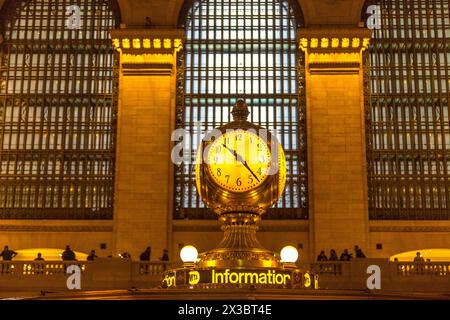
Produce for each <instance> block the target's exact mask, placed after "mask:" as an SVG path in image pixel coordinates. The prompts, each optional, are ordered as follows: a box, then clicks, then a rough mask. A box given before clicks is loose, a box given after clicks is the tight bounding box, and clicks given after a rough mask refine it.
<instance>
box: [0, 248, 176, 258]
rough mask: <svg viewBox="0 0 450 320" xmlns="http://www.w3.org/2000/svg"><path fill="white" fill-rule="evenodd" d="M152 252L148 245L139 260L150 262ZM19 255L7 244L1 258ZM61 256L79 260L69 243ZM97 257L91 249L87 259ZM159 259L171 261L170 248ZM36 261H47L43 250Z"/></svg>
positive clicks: (124, 256) (126, 254)
mask: <svg viewBox="0 0 450 320" xmlns="http://www.w3.org/2000/svg"><path fill="white" fill-rule="evenodd" d="M151 252H152V248H151V247H147V248H146V249H145V251H144V252H142V253H141V255H140V256H139V260H140V261H142V262H150V259H151ZM17 255H18V253H17V252H15V251H14V250H12V249H10V248H9V246H7V245H6V246H5V247H4V249H3V251H2V252H1V253H0V258H1V259H2V260H3V261H12V260H13V259H14V258H15V257H16V256H17ZM60 257H61V260H62V261H77V256H76V253H75V252H74V251H73V250H72V248H71V247H70V246H69V245H67V246H66V249H65V250H64V251H63V252H62V253H61V254H60ZM119 257H121V258H123V259H131V255H130V254H129V253H128V252H124V253H121V254H119ZM97 258H98V256H97V254H96V252H95V250H91V251H90V252H89V254H88V256H87V257H86V260H87V261H94V260H95V259H97ZM108 258H112V256H108ZM159 260H160V261H169V250H167V249H164V250H163V254H162V256H161V257H160V258H159ZM34 261H45V259H44V257H43V255H42V253H41V252H38V253H37V256H36V258H35V259H34Z"/></svg>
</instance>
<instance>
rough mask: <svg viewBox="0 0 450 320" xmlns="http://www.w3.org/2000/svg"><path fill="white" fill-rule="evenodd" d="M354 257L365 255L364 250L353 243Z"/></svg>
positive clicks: (363, 256)
mask: <svg viewBox="0 0 450 320" xmlns="http://www.w3.org/2000/svg"><path fill="white" fill-rule="evenodd" d="M355 257H356V258H365V257H366V255H365V254H364V252H363V251H362V250H361V248H360V247H359V246H357V245H355Z"/></svg>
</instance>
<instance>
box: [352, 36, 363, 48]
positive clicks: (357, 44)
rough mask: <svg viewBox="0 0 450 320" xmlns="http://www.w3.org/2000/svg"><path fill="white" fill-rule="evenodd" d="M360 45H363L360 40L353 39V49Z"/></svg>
mask: <svg viewBox="0 0 450 320" xmlns="http://www.w3.org/2000/svg"><path fill="white" fill-rule="evenodd" d="M360 43H361V40H360V39H359V38H353V41H352V47H353V48H358V47H359V45H360Z"/></svg>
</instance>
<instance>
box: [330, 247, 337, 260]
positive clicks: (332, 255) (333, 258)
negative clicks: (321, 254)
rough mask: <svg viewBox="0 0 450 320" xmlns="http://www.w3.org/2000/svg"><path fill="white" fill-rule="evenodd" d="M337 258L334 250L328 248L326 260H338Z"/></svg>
mask: <svg viewBox="0 0 450 320" xmlns="http://www.w3.org/2000/svg"><path fill="white" fill-rule="evenodd" d="M338 260H339V258H338V256H337V253H336V250H334V249H331V250H330V258H329V259H328V261H338Z"/></svg>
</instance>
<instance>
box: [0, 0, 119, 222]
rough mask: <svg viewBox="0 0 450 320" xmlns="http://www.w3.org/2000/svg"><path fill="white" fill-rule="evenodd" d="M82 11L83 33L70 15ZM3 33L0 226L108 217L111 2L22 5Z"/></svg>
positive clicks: (113, 96) (113, 77)
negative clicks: (69, 25)
mask: <svg viewBox="0 0 450 320" xmlns="http://www.w3.org/2000/svg"><path fill="white" fill-rule="evenodd" d="M71 5H78V6H79V8H80V9H81V11H80V13H81V29H75V30H70V29H68V28H67V27H66V20H67V18H68V17H69V14H67V12H66V9H67V7H69V6H71ZM5 20H6V21H5V22H4V23H5V24H4V25H3V36H4V42H3V44H2V46H1V49H2V60H1V64H0V84H1V88H0V218H2V219H112V217H113V195H114V159H115V135H116V112H117V92H118V90H117V86H118V82H117V81H118V70H117V68H115V66H116V62H117V61H116V59H117V57H116V56H115V54H114V51H113V48H112V45H111V40H110V39H109V30H111V29H114V28H116V26H117V25H118V22H119V20H118V18H117V15H116V13H115V12H114V10H112V9H111V6H110V4H109V2H108V1H91V0H70V1H69V0H60V1H50V0H35V1H18V2H17V4H16V5H14V7H13V8H12V9H11V11H10V12H9V13H8V17H7V19H5Z"/></svg>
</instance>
